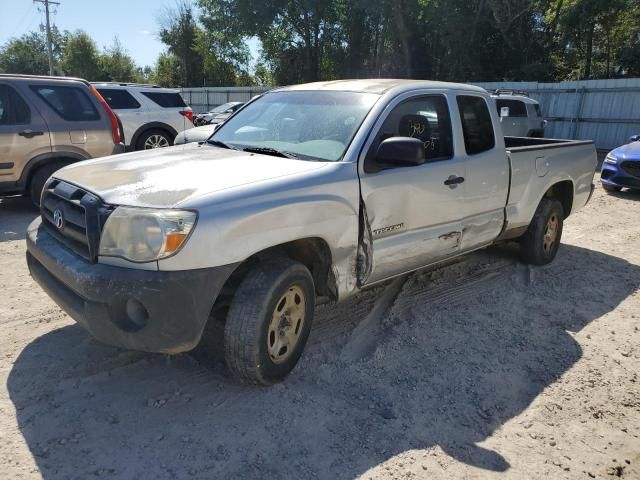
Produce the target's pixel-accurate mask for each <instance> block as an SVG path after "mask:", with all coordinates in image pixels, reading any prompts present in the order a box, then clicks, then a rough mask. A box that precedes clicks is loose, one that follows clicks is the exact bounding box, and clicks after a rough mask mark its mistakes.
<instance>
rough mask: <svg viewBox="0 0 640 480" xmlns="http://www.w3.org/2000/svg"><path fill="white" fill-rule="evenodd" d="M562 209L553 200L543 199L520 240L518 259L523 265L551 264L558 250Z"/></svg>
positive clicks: (556, 201) (562, 215)
mask: <svg viewBox="0 0 640 480" xmlns="http://www.w3.org/2000/svg"><path fill="white" fill-rule="evenodd" d="M563 221H564V209H563V208H562V204H561V203H560V202H559V201H558V200H556V199H553V198H543V199H542V200H541V201H540V205H538V209H537V210H536V213H535V214H534V216H533V220H531V224H530V225H529V228H528V229H527V231H526V232H525V234H524V235H523V236H522V238H521V239H520V257H521V259H522V261H523V262H524V263H529V264H531V265H546V264H548V263H551V262H552V261H553V259H554V258H555V257H556V254H557V253H558V248H560V239H561V238H562V226H563Z"/></svg>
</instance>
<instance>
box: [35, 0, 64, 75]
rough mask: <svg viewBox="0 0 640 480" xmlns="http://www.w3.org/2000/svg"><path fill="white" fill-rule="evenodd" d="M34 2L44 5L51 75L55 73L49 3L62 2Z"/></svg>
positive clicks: (37, 0)
mask: <svg viewBox="0 0 640 480" xmlns="http://www.w3.org/2000/svg"><path fill="white" fill-rule="evenodd" d="M33 2H34V3H42V4H43V5H44V13H45V17H46V22H47V56H48V57H49V75H53V53H52V50H51V24H50V23H49V5H56V6H58V5H60V2H53V1H51V0H33Z"/></svg>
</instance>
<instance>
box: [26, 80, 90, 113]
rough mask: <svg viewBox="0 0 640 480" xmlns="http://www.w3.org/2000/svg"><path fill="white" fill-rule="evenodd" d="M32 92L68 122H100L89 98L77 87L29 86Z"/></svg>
mask: <svg viewBox="0 0 640 480" xmlns="http://www.w3.org/2000/svg"><path fill="white" fill-rule="evenodd" d="M30 88H31V90H33V91H34V92H35V93H36V94H37V95H38V96H39V97H40V98H42V99H43V100H44V101H45V103H46V104H47V105H49V106H50V107H51V108H52V109H53V110H54V111H55V112H56V113H57V114H58V115H60V116H61V117H62V118H64V119H65V120H68V121H70V122H87V121H93V120H100V115H99V114H98V111H97V110H96V107H94V106H93V103H91V100H90V99H89V96H88V95H87V94H86V93H85V92H83V91H82V90H81V89H80V88H78V87H63V86H59V85H55V86H47V85H31V87H30Z"/></svg>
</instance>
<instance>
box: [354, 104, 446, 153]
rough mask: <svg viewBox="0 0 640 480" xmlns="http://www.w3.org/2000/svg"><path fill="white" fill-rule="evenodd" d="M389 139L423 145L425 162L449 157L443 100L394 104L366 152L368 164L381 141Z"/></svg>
mask: <svg viewBox="0 0 640 480" xmlns="http://www.w3.org/2000/svg"><path fill="white" fill-rule="evenodd" d="M391 137H413V138H417V139H419V140H420V141H421V142H422V144H423V145H424V154H425V159H426V160H427V161H438V160H447V159H450V158H451V157H452V156H453V135H452V133H451V119H450V116H449V107H448V106H447V100H446V98H445V97H443V96H441V95H429V96H421V97H417V98H411V99H409V100H405V101H403V102H402V103H400V104H398V105H397V106H396V107H395V108H394V109H393V110H392V111H391V113H389V115H388V116H387V118H386V120H385V121H384V123H383V124H382V127H381V128H380V130H379V131H378V134H377V135H376V138H375V140H374V142H373V144H372V146H371V149H370V150H369V154H368V155H367V157H368V158H367V160H368V161H372V160H373V159H374V157H375V154H376V152H377V151H378V146H379V145H380V143H382V141H384V140H386V139H387V138H391Z"/></svg>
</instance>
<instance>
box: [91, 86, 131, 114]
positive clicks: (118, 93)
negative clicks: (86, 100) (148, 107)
mask: <svg viewBox="0 0 640 480" xmlns="http://www.w3.org/2000/svg"><path fill="white" fill-rule="evenodd" d="M98 92H100V95H102V97H103V98H104V99H105V100H106V102H107V103H108V104H109V106H110V107H111V108H113V109H114V110H125V109H128V108H140V104H139V103H138V101H137V100H136V99H135V98H133V95H131V94H130V93H129V92H127V91H126V90H118V89H115V88H99V89H98Z"/></svg>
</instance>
